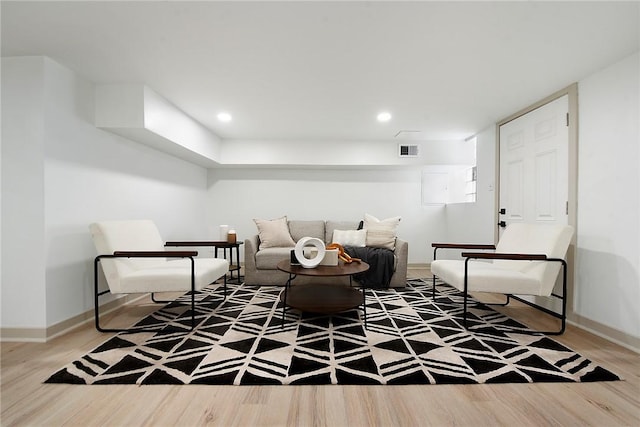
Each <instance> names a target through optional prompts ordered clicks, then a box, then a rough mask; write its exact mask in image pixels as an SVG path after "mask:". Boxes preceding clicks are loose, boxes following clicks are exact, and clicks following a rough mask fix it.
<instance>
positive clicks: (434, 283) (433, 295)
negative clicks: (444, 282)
mask: <svg viewBox="0 0 640 427" xmlns="http://www.w3.org/2000/svg"><path fill="white" fill-rule="evenodd" d="M432 276H433V287H432V288H431V299H433V300H434V301H435V300H436V275H435V274H433V275H432Z"/></svg>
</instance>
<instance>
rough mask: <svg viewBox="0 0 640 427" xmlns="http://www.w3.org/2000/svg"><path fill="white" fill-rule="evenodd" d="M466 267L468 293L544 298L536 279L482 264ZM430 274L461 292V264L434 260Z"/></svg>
mask: <svg viewBox="0 0 640 427" xmlns="http://www.w3.org/2000/svg"><path fill="white" fill-rule="evenodd" d="M535 263H536V264H541V263H539V262H535ZM468 267H469V279H468V280H469V284H468V289H469V291H471V292H474V291H475V292H496V293H503V294H526V295H545V293H544V291H543V289H542V282H541V281H540V280H539V279H537V278H536V277H535V276H532V275H529V274H526V273H523V272H521V271H517V270H512V269H506V268H500V267H497V266H495V264H492V263H489V262H482V261H469V266H468ZM431 273H433V274H435V275H436V276H438V277H439V278H440V279H441V280H443V281H445V282H446V283H448V284H450V285H451V286H453V287H455V288H456V289H458V290H463V289H464V261H460V260H435V261H433V262H432V263H431Z"/></svg>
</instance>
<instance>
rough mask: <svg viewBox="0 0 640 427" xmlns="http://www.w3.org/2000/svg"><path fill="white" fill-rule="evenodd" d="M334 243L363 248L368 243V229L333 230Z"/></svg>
mask: <svg viewBox="0 0 640 427" xmlns="http://www.w3.org/2000/svg"><path fill="white" fill-rule="evenodd" d="M332 243H338V244H340V245H342V246H355V247H360V248H363V247H365V245H366V244H367V230H333V241H332Z"/></svg>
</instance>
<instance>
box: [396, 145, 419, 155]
mask: <svg viewBox="0 0 640 427" xmlns="http://www.w3.org/2000/svg"><path fill="white" fill-rule="evenodd" d="M398 156H400V157H418V146H417V145H416V144H398Z"/></svg>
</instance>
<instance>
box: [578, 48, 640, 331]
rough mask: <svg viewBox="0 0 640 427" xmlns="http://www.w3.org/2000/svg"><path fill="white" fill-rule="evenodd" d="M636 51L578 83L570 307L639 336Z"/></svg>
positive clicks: (639, 88) (639, 87)
mask: <svg viewBox="0 0 640 427" xmlns="http://www.w3.org/2000/svg"><path fill="white" fill-rule="evenodd" d="M639 76H640V55H639V54H638V53H636V54H634V55H632V56H629V57H627V58H626V59H624V60H622V61H620V62H618V63H615V64H613V65H611V66H609V67H607V68H606V69H604V70H602V71H600V72H598V73H595V74H593V75H591V76H589V77H587V78H585V79H583V80H581V81H580V82H579V86H578V88H579V115H580V116H579V122H580V124H579V162H578V170H579V180H578V233H577V267H578V271H577V284H576V287H575V302H574V303H575V312H576V313H577V314H579V315H581V316H583V317H585V318H588V319H590V320H593V321H596V322H599V323H601V324H604V325H607V326H609V327H612V328H615V329H618V330H621V331H624V332H626V333H628V334H631V335H632V336H635V337H640V309H639V308H638V303H639V302H640V205H639V202H640V175H639V173H638V165H640V131H639V129H638V122H639V121H640V109H639V99H640V84H639V80H640V77H639Z"/></svg>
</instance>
